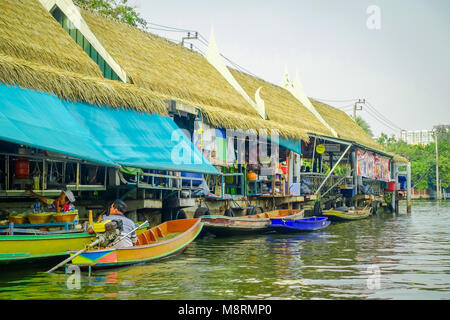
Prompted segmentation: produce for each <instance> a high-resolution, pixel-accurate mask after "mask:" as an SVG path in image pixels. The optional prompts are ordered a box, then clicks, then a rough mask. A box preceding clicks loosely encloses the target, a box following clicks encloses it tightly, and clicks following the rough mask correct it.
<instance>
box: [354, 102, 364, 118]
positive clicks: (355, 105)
mask: <svg viewBox="0 0 450 320" xmlns="http://www.w3.org/2000/svg"><path fill="white" fill-rule="evenodd" d="M358 103H366V99H358V101H356V102H355V104H354V105H353V121H356V110H362V106H360V107H359V109H358Z"/></svg>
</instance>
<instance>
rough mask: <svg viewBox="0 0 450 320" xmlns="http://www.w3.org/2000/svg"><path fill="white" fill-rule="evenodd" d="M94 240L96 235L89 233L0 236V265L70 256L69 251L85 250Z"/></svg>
mask: <svg viewBox="0 0 450 320" xmlns="http://www.w3.org/2000/svg"><path fill="white" fill-rule="evenodd" d="M93 239H95V234H90V233H87V232H80V233H67V234H53V235H12V236H0V263H11V262H23V261H27V260H32V261H35V260H42V259H48V258H54V257H64V256H68V253H67V251H68V250H80V249H83V248H84V246H85V245H87V244H89V243H91V242H92V240H93Z"/></svg>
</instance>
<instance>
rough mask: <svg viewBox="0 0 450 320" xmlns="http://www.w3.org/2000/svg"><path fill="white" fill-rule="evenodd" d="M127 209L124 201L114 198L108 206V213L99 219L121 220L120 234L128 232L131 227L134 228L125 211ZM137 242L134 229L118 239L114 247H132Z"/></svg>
mask: <svg viewBox="0 0 450 320" xmlns="http://www.w3.org/2000/svg"><path fill="white" fill-rule="evenodd" d="M127 211H128V206H127V204H126V203H125V202H123V201H122V200H120V199H117V200H115V201H114V202H113V203H112V204H111V206H110V207H109V215H108V216H106V217H104V218H103V219H102V220H101V221H104V220H121V221H122V223H123V229H122V232H121V236H123V235H125V234H128V233H130V232H131V231H132V230H133V229H135V228H136V226H135V224H134V222H133V220H131V219H129V218H127V217H126V216H125V213H126V212H127ZM136 242H137V236H136V231H133V232H132V233H131V234H130V235H128V236H127V237H125V238H124V239H122V240H121V241H119V242H118V243H117V244H116V245H115V247H116V248H125V247H132V246H133V245H134V244H135V243H136Z"/></svg>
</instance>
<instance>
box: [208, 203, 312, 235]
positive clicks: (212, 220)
mask: <svg viewBox="0 0 450 320" xmlns="http://www.w3.org/2000/svg"><path fill="white" fill-rule="evenodd" d="M303 212H304V210H292V209H286V210H275V211H268V212H263V213H259V214H254V215H250V216H242V217H228V216H221V215H211V216H203V217H201V219H202V222H203V224H204V226H203V228H204V230H206V231H207V232H210V233H212V234H214V235H216V236H232V235H245V234H255V233H264V232H267V231H270V230H269V229H268V228H267V225H269V224H270V219H271V218H277V217H279V218H281V217H284V218H287V219H300V218H303Z"/></svg>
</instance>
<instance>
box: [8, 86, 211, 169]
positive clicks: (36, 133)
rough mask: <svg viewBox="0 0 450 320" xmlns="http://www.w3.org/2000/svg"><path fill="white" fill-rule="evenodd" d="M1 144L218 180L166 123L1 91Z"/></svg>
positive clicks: (173, 126)
mask: <svg viewBox="0 0 450 320" xmlns="http://www.w3.org/2000/svg"><path fill="white" fill-rule="evenodd" d="M0 139H3V140H6V141H10V142H15V143H20V144H25V145H29V146H32V147H36V148H40V149H45V150H50V151H54V152H59V153H63V154H67V155H70V156H74V157H78V158H82V159H86V160H89V161H93V162H97V163H101V164H106V165H113V166H118V165H123V166H130V167H138V168H146V169H158V170H170V171H186V172H199V173H208V174H218V172H217V170H216V169H215V168H214V167H213V166H212V165H211V164H210V163H209V162H208V161H207V160H206V159H205V158H204V157H203V155H202V154H201V153H200V152H199V151H198V150H197V149H195V147H194V145H193V144H192V143H191V142H190V140H189V139H188V138H187V137H186V136H185V135H184V134H183V133H182V132H181V130H180V129H179V128H178V127H177V125H176V124H175V122H174V121H173V120H172V119H171V118H169V117H164V116H160V115H157V114H146V113H138V112H136V111H132V110H124V109H114V108H109V107H101V108H100V107H97V106H93V105H89V104H87V103H80V102H78V103H74V102H70V101H61V100H60V99H58V98H57V97H54V96H51V95H49V94H46V93H42V92H37V91H34V90H29V89H20V88H17V87H8V86H5V85H0Z"/></svg>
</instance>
